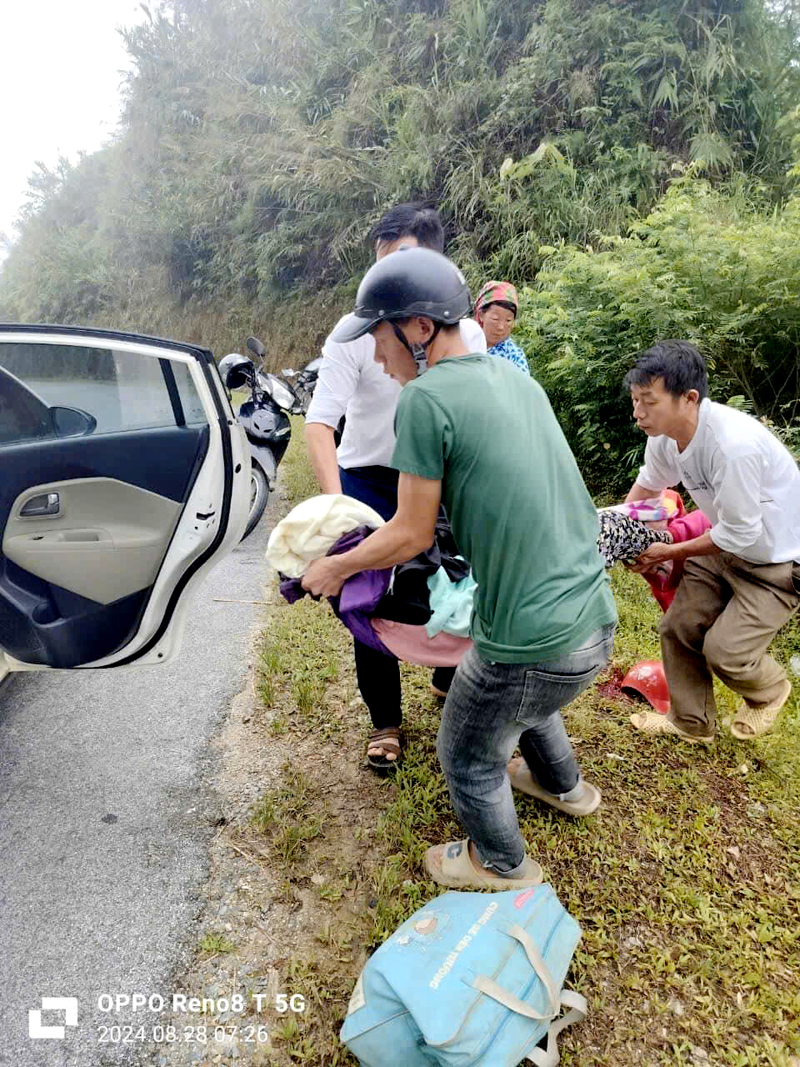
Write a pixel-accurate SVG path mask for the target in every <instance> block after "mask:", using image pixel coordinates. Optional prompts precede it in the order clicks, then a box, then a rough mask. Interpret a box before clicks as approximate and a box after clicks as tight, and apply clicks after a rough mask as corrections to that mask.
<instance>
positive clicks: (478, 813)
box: [437, 624, 614, 875]
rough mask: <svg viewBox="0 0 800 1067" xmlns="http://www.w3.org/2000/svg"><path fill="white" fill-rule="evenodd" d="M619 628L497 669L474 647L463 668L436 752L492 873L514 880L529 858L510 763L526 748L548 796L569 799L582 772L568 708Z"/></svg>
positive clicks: (446, 709)
mask: <svg viewBox="0 0 800 1067" xmlns="http://www.w3.org/2000/svg"><path fill="white" fill-rule="evenodd" d="M613 643H614V626H613V624H612V625H609V626H604V627H603V628H602V629H600V630H598V631H597V632H596V633H594V634H592V636H591V637H590V638H589V639H588V641H586V642H584V644H582V645H581V647H580V648H578V649H576V650H575V651H574V652H570V653H568V654H566V655H564V656H560V657H559V658H558V659H555V660H548V661H546V662H543V663H490V662H489V661H488V660H485V659H483V658H482V657H481V656H480V655H479V654H478V652H477V651H476V650H475V649H474V648H472V649H470V650H469V652H467V653H466V655H465V656H464V657H463V659H462V660H461V662H460V663H459V665H458V670H457V671H456V676H455V678H454V679H453V684H452V686H451V687H450V692H449V693H448V696H447V701H446V703H445V706H444V711H443V712H442V723H441V726H440V727H439V737H438V741H437V751H438V754H439V760H440V762H441V764H442V769H443V770H444V773H445V777H446V779H447V785H448V787H449V789H450V799H451V801H452V803H453V807H454V808H455V811H456V815H458V817H459V819H460V820H461V823H462V825H463V827H464V829H465V830H466V831H467V834H468V836H469V837H470V838H471V840H472V841H473V842H474V844H475V848H476V849H477V851H478V854H479V855H480V858H481V861H482V863H483V865H484V866H485V867H488V868H491V869H492V870H494V871H496V872H497V873H499V874H509V875H514V874H515V873H517V871H518V870H519V869H521V867H522V864H523V861H524V859H525V842H524V841H523V839H522V834H521V833H520V830H519V822H518V820H517V813H516V810H515V808H514V799H513V797H512V794H511V783H510V781H509V779H508V774H507V773H506V764H507V763H508V761H509V759H510V758H511V755H512V753H513V752H514V749H515V748H516V747H517V744H519V747H520V750H521V751H522V755H523V757H524V758H525V761H526V763H527V764H528V767H529V768H530V771H531V774H532V775H533V777H534V779H535V780H536V781H537V782H538V783H539V785H540V786H541V787H542V789H544V790H545V791H546V792H548V793H555V794H556V795H560V794H563V793H568V792H569V791H570V790H571V789H574V788H575V786H576V785H577V784H578V780H579V778H580V771H579V769H578V764H577V762H576V761H575V754H574V752H573V751H572V745H571V744H570V740H569V738H568V737H567V731H566V729H565V727H564V721H563V719H562V718H561V710H560V709H561V708H563V707H564V705H565V704H569V702H570V701H571V700H574V699H575V697H577V696H578V695H579V694H580V693H582V692H583V690H584V689H586V687H587V686H588V685H589V684H590V683H591V682H592V681H593V680H594V678H595V677H596V676H597V675H598V674H599V673H600V671H601V670H603V668H604V667H605V666H606V664H607V663H608V660H609V657H610V655H611V650H612V647H613Z"/></svg>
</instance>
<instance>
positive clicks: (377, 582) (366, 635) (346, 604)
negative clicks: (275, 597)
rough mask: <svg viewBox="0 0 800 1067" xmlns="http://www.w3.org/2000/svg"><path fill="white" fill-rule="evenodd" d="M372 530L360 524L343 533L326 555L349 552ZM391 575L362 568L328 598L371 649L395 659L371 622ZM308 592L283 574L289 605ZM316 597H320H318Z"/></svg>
mask: <svg viewBox="0 0 800 1067" xmlns="http://www.w3.org/2000/svg"><path fill="white" fill-rule="evenodd" d="M373 532H374V531H373V529H372V527H371V526H357V527H356V528H355V529H354V530H349V531H348V532H347V533H346V534H342V536H341V537H340V538H339V540H338V541H337V542H336V544H334V545H332V546H331V547H330V548H329V549H328V551H327V552H326V553H325V554H326V555H327V556H340V555H342V553H343V552H349V551H350V549H351V548H355V547H356V546H357V545H360V544H361V542H362V541H363V540H364V538H365V537H369V535H370V534H371V533H373ZM391 577H392V571H391V568H389V569H388V570H380V571H359V572H358V574H353V575H352V576H351V577H350V578H347V579H346V581H345V583H344V585H343V586H342V591H341V592H340V593H339V595H338V596H332V597H328V600H329V602H330V605H331V607H332V608H333V612H334V614H335V615H336V617H337V618H338V619H341V621H342V622H343V623H344V624H345V626H346V627H347V629H348V630H349V631H350V633H351V634H352V635H353V637H356V638H357V639H358V640H359V641H361V642H362V643H363V644H365V645H368V646H369V648H374V649H375V650H376V651H377V652H382V653H383V654H384V656H391V657H392V659H394V658H395V657H394V654H393V653H392V652H390V651H389V649H388V648H387V647H386V645H385V644H384V643H383V641H381V639H380V637H378V635H377V634H376V633H375V631H374V630H373V629H372V624H371V623H370V616H371V615H372V613H373V612H374V611H375V608H376V607H377V606H378V603H379V601H380V600H381V599H382V597H383V596H384V595H385V594H386V590H387V589H388V588H389V582H390V581H391ZM307 593H308V591H307V590H306V589H304V588H303V585H302V582H301V580H300V579H299V578H284V577H283V576H281V595H282V596H283V597H284V598H285V599H286V600H288V602H289V603H290V604H294V603H295V601H297V600H300V599H301V598H302V597H304V596H306V595H307ZM315 599H319V598H317V597H315Z"/></svg>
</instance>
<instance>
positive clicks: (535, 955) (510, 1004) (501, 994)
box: [471, 923, 560, 1022]
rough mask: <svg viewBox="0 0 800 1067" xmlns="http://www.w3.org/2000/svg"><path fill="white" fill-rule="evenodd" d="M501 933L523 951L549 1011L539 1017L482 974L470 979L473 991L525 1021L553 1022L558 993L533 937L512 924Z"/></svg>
mask: <svg viewBox="0 0 800 1067" xmlns="http://www.w3.org/2000/svg"><path fill="white" fill-rule="evenodd" d="M503 932H504V933H506V934H508V935H509V937H513V938H514V940H515V941H519V943H520V944H521V945H522V947H523V948H524V949H525V955H526V956H527V957H528V962H529V963H530V965H531V967H532V968H533V970H534V972H535V973H536V976H537V977H538V978H539V980H540V981H541V983H542V985H543V986H544V988H545V990H546V991H547V999H548V1002H549V1005H548V1006H549V1010H548V1011H547V1012H546V1013H545V1014H544V1015H541V1014H540V1013H539V1012H538V1011H536V1010H535V1009H534V1008H532V1007H531V1006H530V1004H526V1002H525V1001H524V1000H520V998H519V997H518V996H516V995H515V994H514V993H510V992H509V991H508V990H507V989H504V988H503V987H502V986H501V985H499V984H498V983H497V982H495V980H494V979H493V978H489V977H488V976H487V975H485V974H479V975H477V976H476V977H475V978H473V980H472V983H471V984H472V987H473V989H477V990H479V991H480V992H481V993H485V994H486V996H487V997H491V998H492V1000H496V1001H497V1002H498V1004H502V1005H503V1007H505V1008H508V1009H509V1010H510V1011H513V1012H516V1013H517V1015H524V1016H525V1017H526V1018H528V1019H535V1020H537V1022H548V1021H549V1020H551V1019H554V1018H555V1017H556V1016H557V1015H558V1013H559V1011H560V998H559V992H558V989H557V988H556V984H555V982H554V981H553V976H552V975H551V974H550V971H549V969H548V967H547V964H546V963H545V962H544V959H543V957H542V954H541V952H540V951H539V949H538V948H537V947H536V945H535V943H534V941H533V938H532V937H531V936H530V934H529V933H528V932H527V930H524V929H523V928H522V927H521V926H517V925H516V924H513V923H512V924H511V925H509V926H507V927H505V929H504V930H503Z"/></svg>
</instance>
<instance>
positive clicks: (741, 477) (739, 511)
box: [625, 341, 800, 742]
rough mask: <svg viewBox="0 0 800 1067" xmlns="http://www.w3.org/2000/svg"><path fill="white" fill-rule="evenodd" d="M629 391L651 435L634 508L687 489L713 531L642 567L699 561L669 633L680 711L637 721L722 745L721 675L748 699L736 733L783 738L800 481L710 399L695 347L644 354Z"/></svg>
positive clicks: (652, 551) (784, 460)
mask: <svg viewBox="0 0 800 1067" xmlns="http://www.w3.org/2000/svg"><path fill="white" fill-rule="evenodd" d="M625 385H626V386H627V387H628V389H630V393H631V398H632V400H633V417H634V418H635V420H636V422H637V424H638V425H639V427H640V429H642V430H644V432H645V433H646V434H647V436H648V441H647V447H646V448H645V457H644V464H643V466H642V467H641V468H640V470H639V474H638V475H637V478H636V482H635V483H634V485H633V488H632V489H631V491H630V493H629V494H628V497H627V499H628V500H643V499H645V498H647V497H651V496H656V495H657V494H658V493H659V492H660V491H661V490H662V489H666V488H670V487H674V486H676V485H677V484H678V482H682V483H683V485H684V487H685V488H686V490H687V492H688V493H689V495H690V496H691V498H692V500H693V501H694V502H695V504H696V505H697V507H698V508H700V509H701V510H702V511H703V512H704V514H705V515H706V516H707V518H708V519H709V520H710V522H711V523H712V525H711V529H710V530H707V531H706V532H705V533H704V534H703V535H702V536H701V537H696V538H694V539H693V540H691V541H684V542H682V543H680V544H663V543H658V544H653V545H651V546H650V547H649V548H648V549H647V551H646V552H644V553H643V554H642V555H641V556H640V557H639V559H638V561H637V565H636V568H635V569H639V570H640V569H644V568H645V567H648V566H652V565H653V564H654V563H659V562H661V561H663V560H667V559H673V560H684V559H685V560H686V561H687V562H686V565H685V568H684V575H683V578H682V580H681V583H680V585H679V586H678V590H677V592H676V594H675V599H674V600H673V602H672V604H671V606H670V608H669V610H668V612H667V613H666V615H665V616H664V618H663V619H662V621H661V625H660V627H659V631H660V634H661V653H662V657H663V661H664V671H665V674H666V677H667V684H668V686H669V692H670V702H671V707H670V712H669V714H668V715H666V716H664V715H658V714H656V713H654V712H644V713H640V714H637V715H632V716H631V722H632V724H633V725H634V726H635V727H636V728H637V729H639V730H642V731H644V732H645V733H651V734H671V735H674V736H679V737H682V738H684V739H685V740H687V741H701V742H710V741H712V740H713V738H714V731H715V726H716V706H715V703H714V692H713V685H712V674H711V672H712V671H713V672H714V674H716V675H717V676H718V677H719V678H720V679H721V680H722V681H723V682H724V683H725V685H727V686H728V687H729V688H730V689H732V690H733V691H734V692H735V693H738V694H739V696H740V697H742V701H741V703H740V705H739V707H738V709H737V711H736V713H735V714H734V717H733V720H732V723H731V733H732V734H733V735H734V737H737V738H739V739H740V740H750V739H752V738H754V737H758V736H759V735H760V734H763V733H765V732H766V731H767V730H769V729H771V727H772V726H773V724H774V722H775V720H776V718H777V716H778V713H779V712H780V710H781V708H782V707H783V706H784V705H785V704H786V702H787V701H788V699H789V697H790V695H791V684H790V683H789V681H788V679H787V677H786V672H785V671H784V670H783V668H782V667H781V666H780V665H779V664H778V663H776V661H775V660H774V659H772V657H771V656H768V655H767V647H768V646H769V644H770V642H771V641H772V639H773V638H774V637H775V634H776V633H777V632H778V630H779V629H780V628H781V626H783V625H784V623H786V622H787V621H788V620H789V618H791V616H792V615H793V614H794V613H795V611H797V609H798V606H800V562H798V561H800V471H799V470H798V467H797V464H796V463H795V461H794V459H793V458H792V456H791V454H790V453H789V452H788V450H787V449H786V448H784V446H783V445H782V444H781V443H780V441H778V439H777V438H776V437H775V436H773V434H771V433H770V431H769V430H768V429H767V428H766V427H765V426H764V425H763V424H762V423H760V422H759V421H758V420H757V419H754V418H752V417H751V416H750V415H745V414H744V413H743V412H741V411H737V410H735V409H734V408H730V407H726V406H725V405H724V404H715V403H713V402H712V401H710V400H708V399H707V397H706V391H707V378H706V366H705V361H704V360H703V357H702V356H701V355H700V353H699V352H698V351H697V349H696V348H694V347H693V346H692V345H690V344H689V343H688V342H686V341H662V342H661V343H659V344H656V345H653V347H652V348H648V349H647V350H646V351H644V352H642V353H640V355H639V357H638V359H637V360H636V363H635V365H634V367H633V368H632V369H631V370H630V371H629V372H628V374H627V375H626V377H625Z"/></svg>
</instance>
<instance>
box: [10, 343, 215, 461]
mask: <svg viewBox="0 0 800 1067" xmlns="http://www.w3.org/2000/svg"><path fill="white" fill-rule="evenodd" d="M0 370H4V371H6V375H5V377H6V378H8V376H9V374H11V375H13V376H14V381H15V382H16V383H17V386H18V393H19V395H15V398H14V404H13V405H12V406H13V407H14V412H15V414H14V415H11V416H9V417H8V420H7V430H6V436H5V437H4V438H3V440H4V441H5V442H6V443H7V442H9V441H14V440H25V439H30V438H31V437H36V436H43V435H46V433H47V431H46V430H42V429H40V431H39V432H33V424H32V423H31V422H30V419H31V416H24V415H23V414H22V412H23V408H24V402H23V399H22V394H23V393H27V394H28V395H29V396H32V397H33V398H34V399H35V400H38V402H39V405H40V408H41V406H42V404H44V405H45V407H47V406H50V407H54V406H59V407H69V408H78V409H79V410H81V411H84V412H86V413H88V414H89V415H91V416H92V417H93V418H94V419H96V420H97V426H96V427H95V429H94V430H93V431H92V432H93V435H94V436H97V435H98V434H108V433H119V432H122V431H130V430H144V429H154V428H157V427H162V426H164V427H167V426H176V425H183V424H190V425H191V424H197V423H204V422H206V421H207V420H206V417H205V413H204V412H203V408H202V404H201V403H200V398H199V397H198V396H197V393H196V392H195V389H194V385H193V384H192V380H191V376H190V374H189V372H188V368H187V367H186V366H185V365H184V364H180V363H174V362H171V361H169V360H166V359H151V358H147V357H145V356H142V355H139V354H137V353H131V352H122V351H118V350H115V349H109V348H88V347H83V346H77V345H75V346H72V345H58V344H14V343H0ZM19 387H21V390H22V392H19ZM30 403H32V402H30ZM30 403H29V406H30ZM26 410H27V409H26ZM26 417H27V418H28V423H24V419H25V418H26ZM47 422H48V420H47V418H45V417H44V416H42V426H45V425H46V424H47ZM49 423H50V426H49V435H50V436H54V431H53V429H52V419H50V420H49Z"/></svg>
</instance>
